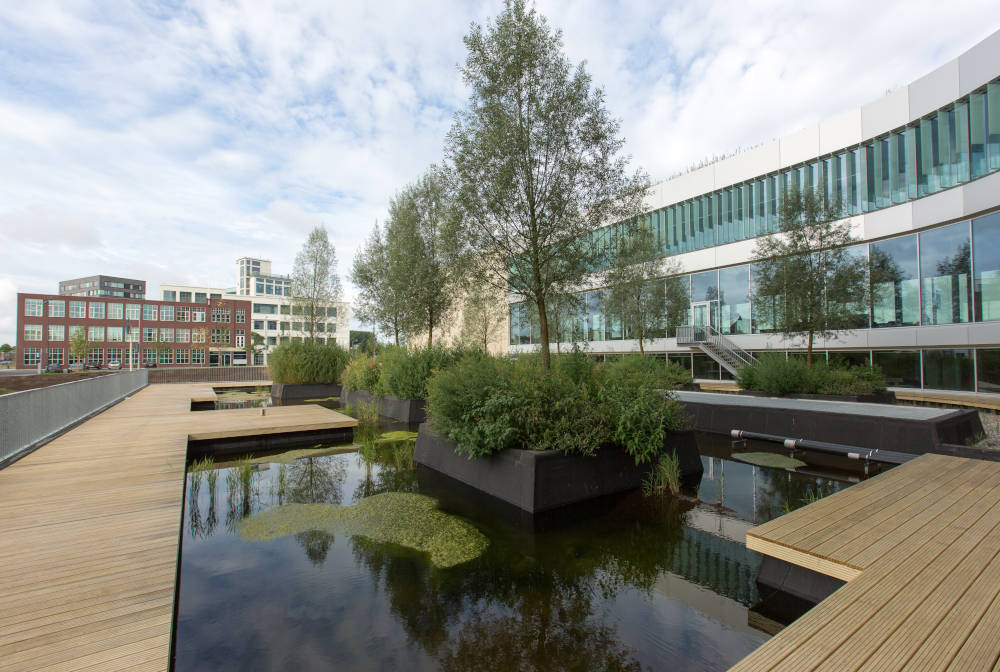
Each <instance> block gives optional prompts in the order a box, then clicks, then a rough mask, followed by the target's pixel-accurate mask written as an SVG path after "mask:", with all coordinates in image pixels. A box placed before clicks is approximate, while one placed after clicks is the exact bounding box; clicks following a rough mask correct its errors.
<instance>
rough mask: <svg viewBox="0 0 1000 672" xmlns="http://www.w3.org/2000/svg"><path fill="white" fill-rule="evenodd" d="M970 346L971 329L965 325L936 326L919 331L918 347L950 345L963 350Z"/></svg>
mask: <svg viewBox="0 0 1000 672" xmlns="http://www.w3.org/2000/svg"><path fill="white" fill-rule="evenodd" d="M968 344H969V327H968V326H967V325H964V324H948V325H935V326H929V327H923V328H921V329H918V330H917V345H920V346H923V347H940V346H943V345H950V346H954V347H958V348H961V347H963V346H967V345H968Z"/></svg>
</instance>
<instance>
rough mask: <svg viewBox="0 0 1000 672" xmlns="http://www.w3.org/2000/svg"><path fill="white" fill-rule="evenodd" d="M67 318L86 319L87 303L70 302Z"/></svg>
mask: <svg viewBox="0 0 1000 672" xmlns="http://www.w3.org/2000/svg"><path fill="white" fill-rule="evenodd" d="M69 316H70V317H80V318H84V317H87V302H86V301H70V302H69Z"/></svg>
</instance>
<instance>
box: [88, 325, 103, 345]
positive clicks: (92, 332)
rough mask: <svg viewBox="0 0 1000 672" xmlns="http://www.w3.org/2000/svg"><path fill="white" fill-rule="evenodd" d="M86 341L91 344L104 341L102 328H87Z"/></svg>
mask: <svg viewBox="0 0 1000 672" xmlns="http://www.w3.org/2000/svg"><path fill="white" fill-rule="evenodd" d="M87 340H88V341H91V342H93V343H102V342H103V341H104V327H87Z"/></svg>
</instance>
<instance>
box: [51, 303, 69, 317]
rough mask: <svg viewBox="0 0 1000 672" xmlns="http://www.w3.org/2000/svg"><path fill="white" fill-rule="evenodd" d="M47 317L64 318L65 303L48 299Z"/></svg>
mask: <svg viewBox="0 0 1000 672" xmlns="http://www.w3.org/2000/svg"><path fill="white" fill-rule="evenodd" d="M49 317H66V302H65V301H58V300H55V299H50V300H49Z"/></svg>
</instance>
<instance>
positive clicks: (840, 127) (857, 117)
mask: <svg viewBox="0 0 1000 672" xmlns="http://www.w3.org/2000/svg"><path fill="white" fill-rule="evenodd" d="M862 140H864V138H863V137H862V135H861V108H860V107H856V108H854V109H853V110H848V111H847V112H844V113H843V114H840V115H838V116H836V117H833V118H831V119H827V120H826V121H824V122H821V123H820V125H819V154H820V155H822V154H831V153H833V152H836V151H839V150H841V149H844V148H845V147H850V146H851V145H857V144H860V143H861V141H862Z"/></svg>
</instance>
